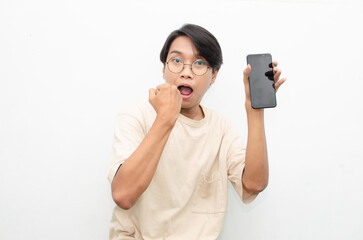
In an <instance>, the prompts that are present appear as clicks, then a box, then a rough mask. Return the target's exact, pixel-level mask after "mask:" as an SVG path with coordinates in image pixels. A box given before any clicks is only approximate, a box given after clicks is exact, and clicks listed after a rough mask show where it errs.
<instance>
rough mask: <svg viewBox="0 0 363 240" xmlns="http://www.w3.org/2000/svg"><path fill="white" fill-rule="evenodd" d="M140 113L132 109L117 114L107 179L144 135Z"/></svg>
mask: <svg viewBox="0 0 363 240" xmlns="http://www.w3.org/2000/svg"><path fill="white" fill-rule="evenodd" d="M143 126H144V124H143V119H142V114H141V113H140V112H138V111H137V109H134V110H131V111H129V110H125V111H123V112H121V113H119V114H118V115H117V118H116V121H115V129H114V138H113V144H112V154H111V165H110V167H109V170H108V176H107V178H108V180H109V181H110V182H112V180H113V178H114V176H115V174H116V172H117V170H118V168H119V167H120V166H121V164H123V163H124V162H125V160H126V159H127V158H128V157H129V156H130V155H131V154H132V153H133V152H134V151H135V150H136V148H137V147H138V146H139V145H140V143H141V141H142V140H143V138H144V137H145V134H146V133H145V131H146V130H145V129H144V127H143Z"/></svg>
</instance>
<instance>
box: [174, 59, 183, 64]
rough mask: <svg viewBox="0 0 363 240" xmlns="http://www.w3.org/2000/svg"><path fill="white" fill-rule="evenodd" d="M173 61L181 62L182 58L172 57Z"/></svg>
mask: <svg viewBox="0 0 363 240" xmlns="http://www.w3.org/2000/svg"><path fill="white" fill-rule="evenodd" d="M173 62H174V63H182V60H181V59H180V58H174V59H173Z"/></svg>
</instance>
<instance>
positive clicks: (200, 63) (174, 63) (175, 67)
mask: <svg viewBox="0 0 363 240" xmlns="http://www.w3.org/2000/svg"><path fill="white" fill-rule="evenodd" d="M166 64H167V65H168V69H169V70H170V72H173V73H180V72H181V71H183V69H184V66H185V65H190V66H191V68H192V72H193V74H194V75H197V76H202V75H204V74H205V73H206V72H207V71H208V68H210V66H209V65H208V63H207V62H206V61H204V60H203V59H197V60H195V61H194V62H193V63H192V64H186V63H184V62H183V60H182V59H181V58H180V57H173V58H171V59H169V61H167V62H166Z"/></svg>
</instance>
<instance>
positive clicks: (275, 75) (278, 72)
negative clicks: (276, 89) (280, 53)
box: [274, 69, 282, 82]
mask: <svg viewBox="0 0 363 240" xmlns="http://www.w3.org/2000/svg"><path fill="white" fill-rule="evenodd" d="M281 72H282V71H281V70H280V69H278V70H277V71H276V72H275V73H274V82H277V81H278V80H279V79H280V76H281Z"/></svg>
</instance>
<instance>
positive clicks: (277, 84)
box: [275, 78, 287, 92]
mask: <svg viewBox="0 0 363 240" xmlns="http://www.w3.org/2000/svg"><path fill="white" fill-rule="evenodd" d="M286 80H287V78H281V79H280V80H279V81H277V82H276V83H275V91H276V92H277V90H278V89H279V88H280V87H281V85H282V84H283V83H284V82H286Z"/></svg>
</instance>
